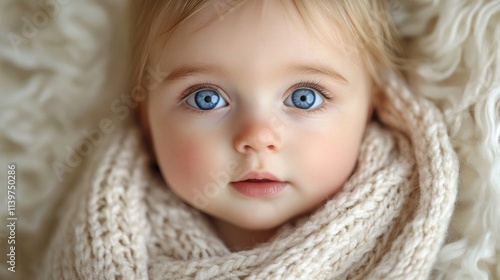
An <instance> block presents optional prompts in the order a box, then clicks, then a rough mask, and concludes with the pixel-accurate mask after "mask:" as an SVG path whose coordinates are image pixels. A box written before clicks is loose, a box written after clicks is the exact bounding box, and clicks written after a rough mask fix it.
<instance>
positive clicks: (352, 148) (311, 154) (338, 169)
mask: <svg viewBox="0 0 500 280" xmlns="http://www.w3.org/2000/svg"><path fill="white" fill-rule="evenodd" d="M335 135H337V136H335ZM340 135H342V134H341V131H337V133H333V134H329V135H324V134H321V135H311V136H312V137H311V138H309V139H308V140H307V139H304V141H302V143H301V144H300V145H301V148H300V151H302V152H301V155H299V156H300V158H301V160H300V161H298V162H299V163H300V164H301V167H300V168H299V169H298V170H301V174H303V175H302V176H304V179H305V182H303V184H304V186H310V187H308V188H307V189H306V190H305V191H306V192H308V193H309V194H308V196H309V197H312V198H313V199H315V200H317V199H324V198H326V197H329V196H331V195H332V194H334V193H336V192H337V191H338V190H339V189H340V188H341V187H342V186H343V185H344V183H345V182H346V181H347V179H348V178H349V177H350V175H351V173H352V171H353V169H354V166H355V164H356V160H357V157H358V151H359V142H360V139H359V138H360V137H358V135H357V134H356V133H354V134H351V135H353V136H352V137H347V136H340ZM343 135H348V134H343Z"/></svg>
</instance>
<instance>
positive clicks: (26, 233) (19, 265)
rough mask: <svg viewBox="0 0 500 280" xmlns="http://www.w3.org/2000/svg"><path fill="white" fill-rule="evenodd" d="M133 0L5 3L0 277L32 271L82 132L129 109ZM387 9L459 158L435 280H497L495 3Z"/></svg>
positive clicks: (76, 160) (0, 67)
mask: <svg viewBox="0 0 500 280" xmlns="http://www.w3.org/2000/svg"><path fill="white" fill-rule="evenodd" d="M219 1H226V0H219ZM128 5H129V1H124V0H85V1H78V0H31V1H28V0H3V1H0V71H1V72H0V73H1V75H0V153H1V156H0V169H1V170H3V171H2V172H0V178H1V180H0V182H1V183H0V184H1V185H2V186H3V187H2V188H5V189H3V190H0V221H2V222H1V223H0V253H1V256H0V279H34V278H36V275H37V265H39V263H40V258H41V257H42V253H43V250H44V249H45V247H46V246H47V244H48V241H49V239H50V236H51V229H52V228H54V227H55V225H56V223H57V210H58V209H59V208H58V207H59V206H60V205H61V203H62V202H63V201H64V196H65V195H66V194H67V193H68V192H69V191H71V188H72V185H74V182H75V181H76V180H81V179H82V178H81V176H79V175H81V173H79V172H78V171H79V169H81V168H82V167H83V166H84V165H85V159H86V158H87V157H89V156H88V155H90V154H92V150H97V147H96V146H98V145H100V143H102V139H100V138H99V137H97V138H94V139H93V141H94V143H91V140H89V139H90V138H92V136H96V135H97V131H99V130H100V124H102V122H103V120H104V121H105V122H106V121H107V122H108V124H111V126H112V127H114V128H115V130H119V129H120V126H121V125H122V124H123V123H124V122H127V121H130V120H131V119H132V114H131V111H128V110H132V109H133V107H134V104H128V103H127V100H126V99H124V97H125V96H126V94H127V92H126V88H125V83H126V78H127V77H126V76H127V67H128V58H127V54H128V46H127V35H128V33H127V32H128V25H129V20H128ZM391 7H392V9H393V11H392V13H393V17H394V20H395V21H396V23H397V26H398V30H399V32H400V34H401V35H402V36H404V37H407V38H409V41H410V43H411V50H410V51H409V52H410V55H411V57H412V58H413V59H415V61H416V63H417V65H416V67H415V69H414V72H413V73H412V75H411V78H410V81H411V83H412V84H414V85H415V86H416V88H417V89H418V91H417V92H418V93H419V94H423V95H425V96H426V97H428V98H429V99H431V100H433V101H434V102H436V104H438V106H439V107H440V108H441V109H442V111H443V112H444V114H445V119H446V122H447V125H448V131H449V133H450V135H451V138H452V141H453V145H454V147H455V148H456V151H457V153H458V155H459V158H460V163H461V164H460V174H461V175H460V187H459V197H458V202H457V206H456V211H455V214H454V218H453V220H452V223H451V226H450V232H449V235H448V239H447V243H446V244H445V246H444V247H443V249H442V250H441V253H440V255H439V258H438V262H437V264H436V271H435V273H434V274H433V278H435V279H500V67H499V65H500V64H499V62H500V50H499V49H500V1H499V0H491V1H486V0H401V1H392V2H391ZM118 106H120V108H122V110H117V108H118ZM124 108H125V109H127V110H124ZM99 133H102V135H103V137H104V138H106V137H107V138H109V137H112V134H113V133H103V132H102V131H101V132H99ZM89 135H90V138H89ZM89 143H90V144H89ZM82 155H83V156H82ZM9 163H15V164H16V165H17V169H16V172H17V173H16V174H17V176H16V179H17V186H16V195H17V200H16V217H18V220H17V228H16V272H15V273H12V272H10V271H8V270H7V267H8V264H7V263H6V260H7V257H6V252H7V246H8V245H7V244H6V242H7V237H8V234H9V232H8V229H7V228H6V226H5V225H4V224H6V221H7V220H6V217H7V199H6V195H7V190H6V172H7V164H9Z"/></svg>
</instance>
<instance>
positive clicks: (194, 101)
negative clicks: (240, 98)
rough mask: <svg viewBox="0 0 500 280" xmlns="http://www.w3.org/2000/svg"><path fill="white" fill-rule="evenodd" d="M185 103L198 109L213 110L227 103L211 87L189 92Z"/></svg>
mask: <svg viewBox="0 0 500 280" xmlns="http://www.w3.org/2000/svg"><path fill="white" fill-rule="evenodd" d="M186 103H187V104H188V105H189V106H191V107H193V108H196V109H200V110H213V109H217V108H220V107H224V106H226V105H227V102H226V100H224V98H222V97H221V96H220V95H219V94H218V93H217V92H216V91H215V90H212V89H202V90H200V91H197V92H195V93H194V94H191V95H190V96H189V98H188V99H187V100H186Z"/></svg>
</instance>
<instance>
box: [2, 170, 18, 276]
mask: <svg viewBox="0 0 500 280" xmlns="http://www.w3.org/2000/svg"><path fill="white" fill-rule="evenodd" d="M6 173H7V189H6V193H7V218H6V221H5V222H6V227H7V236H6V239H7V254H6V255H7V264H8V267H7V269H8V270H9V271H10V272H16V227H17V215H16V202H17V196H16V194H17V190H16V186H17V178H16V176H17V174H16V165H15V164H12V163H11V164H8V165H7V171H6Z"/></svg>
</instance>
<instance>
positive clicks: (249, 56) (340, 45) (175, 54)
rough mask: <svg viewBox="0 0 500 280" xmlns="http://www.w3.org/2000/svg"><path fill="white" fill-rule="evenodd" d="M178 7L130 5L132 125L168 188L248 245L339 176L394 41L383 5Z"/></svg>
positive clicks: (355, 148) (321, 197) (333, 186)
mask: <svg viewBox="0 0 500 280" xmlns="http://www.w3.org/2000/svg"><path fill="white" fill-rule="evenodd" d="M179 3H180V2H178V1H142V2H141V4H139V7H137V9H138V11H140V12H139V13H140V18H139V20H138V22H137V25H138V26H137V30H140V33H138V34H137V38H134V42H135V51H134V62H135V63H134V71H135V72H134V77H133V79H132V80H133V81H134V82H136V83H137V84H140V85H144V86H145V87H146V88H147V89H148V92H147V98H146V100H145V101H144V102H143V103H142V106H141V121H142V127H143V128H144V131H145V133H146V134H147V135H148V137H149V138H150V141H151V144H152V146H153V150H154V154H155V157H156V160H157V162H158V165H159V167H160V170H161V173H162V174H163V177H164V178H165V180H166V182H167V184H168V186H169V187H170V188H171V189H172V191H173V192H175V194H176V195H177V196H178V197H179V198H181V199H182V200H183V201H184V202H186V203H188V204H189V205H191V206H192V207H194V208H197V209H199V210H200V211H202V212H204V213H206V214H208V215H210V216H211V217H212V218H213V219H212V222H213V225H214V227H215V228H216V230H217V233H218V235H219V236H220V238H221V239H222V240H223V241H224V243H226V245H227V246H228V247H229V248H231V249H233V250H238V249H244V248H251V247H252V246H254V245H255V244H257V243H260V242H263V241H266V240H268V239H269V238H270V237H271V236H273V235H274V233H275V230H276V228H278V227H279V226H280V225H282V224H284V223H286V222H287V221H290V220H292V219H294V218H296V217H298V216H301V215H304V214H306V213H309V212H311V211H313V210H314V209H316V208H317V207H318V206H319V205H321V204H322V203H323V202H324V201H325V200H326V199H328V198H329V197H331V196H332V195H334V194H335V193H336V192H337V191H338V190H339V189H340V188H342V186H343V185H344V183H345V182H346V180H348V178H349V176H350V175H351V173H352V172H353V169H354V167H355V166H356V159H357V157H358V153H359V147H360V143H361V140H362V137H363V135H364V131H365V127H366V125H367V122H368V121H369V120H370V119H371V112H372V101H373V99H374V96H375V95H376V92H377V90H378V88H379V86H380V84H377V82H381V81H383V80H384V76H383V75H384V74H386V73H387V72H389V71H392V72H397V71H398V69H397V68H396V67H395V66H396V65H397V61H394V58H395V57H399V53H398V52H399V50H398V49H397V47H396V46H397V45H398V44H397V42H396V41H395V38H396V37H395V36H394V35H393V34H394V31H393V29H392V26H391V24H390V23H389V21H388V18H387V11H386V8H385V4H384V3H383V1H228V0H219V1H186V2H185V4H182V5H180V4H179ZM183 3H184V2H183ZM146 68H147V69H160V71H161V73H162V74H163V76H162V81H161V82H160V83H157V84H156V83H150V81H147V80H144V74H145V69H146Z"/></svg>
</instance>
